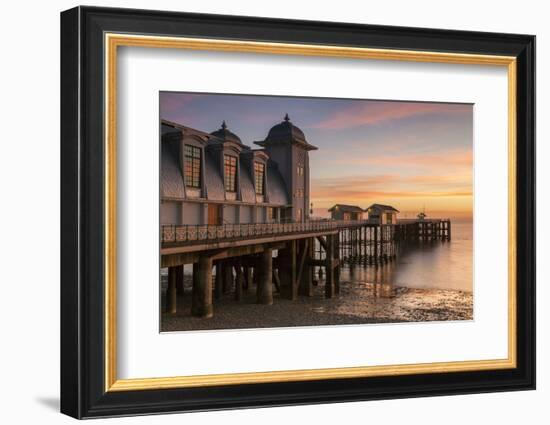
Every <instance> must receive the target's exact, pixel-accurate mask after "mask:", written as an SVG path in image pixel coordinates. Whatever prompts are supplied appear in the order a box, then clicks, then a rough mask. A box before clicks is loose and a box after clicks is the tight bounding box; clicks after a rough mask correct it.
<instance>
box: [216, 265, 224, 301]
mask: <svg viewBox="0 0 550 425" xmlns="http://www.w3.org/2000/svg"><path fill="white" fill-rule="evenodd" d="M222 270H223V267H222V262H221V261H217V262H216V281H215V283H214V296H215V298H216V299H217V300H219V299H221V298H222V294H223V287H222V280H223V279H222V273H223V272H222Z"/></svg>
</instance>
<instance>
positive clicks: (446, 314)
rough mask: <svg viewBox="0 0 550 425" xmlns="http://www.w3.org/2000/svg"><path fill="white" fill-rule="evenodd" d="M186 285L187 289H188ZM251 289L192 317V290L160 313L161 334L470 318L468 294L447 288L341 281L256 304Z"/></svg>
mask: <svg viewBox="0 0 550 425" xmlns="http://www.w3.org/2000/svg"><path fill="white" fill-rule="evenodd" d="M188 289H190V288H188ZM255 300H256V298H255V289H254V288H251V289H250V290H248V291H244V292H243V299H242V300H241V301H239V302H237V301H235V300H234V296H233V294H226V295H224V296H223V297H222V299H220V300H215V301H214V312H215V314H214V317H213V318H210V319H201V318H196V317H192V316H191V292H190V290H188V291H187V292H186V293H185V295H184V297H181V298H180V299H179V300H178V303H179V305H178V313H176V314H166V313H163V315H162V321H161V323H162V328H161V331H162V332H170V331H187V330H213V329H254V328H270V327H293V326H326V325H351V324H367V323H397V322H426V321H449V320H472V319H473V297H472V293H471V292H466V291H458V290H448V289H419V288H405V287H392V286H391V285H389V284H371V283H357V282H342V284H341V291H340V294H339V295H338V296H336V297H335V298H332V299H327V298H325V297H324V287H323V286H322V285H318V286H316V287H315V291H314V294H313V296H312V297H298V299H297V300H294V301H290V300H287V299H284V298H282V297H280V296H279V294H277V293H275V295H274V301H273V305H270V306H265V305H260V304H256V303H255Z"/></svg>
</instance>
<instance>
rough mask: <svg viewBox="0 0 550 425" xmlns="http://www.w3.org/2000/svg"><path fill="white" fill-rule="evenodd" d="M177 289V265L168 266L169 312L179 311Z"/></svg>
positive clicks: (167, 308) (167, 298)
mask: <svg viewBox="0 0 550 425" xmlns="http://www.w3.org/2000/svg"><path fill="white" fill-rule="evenodd" d="M176 291H177V290H176V267H168V289H167V291H166V312H167V313H175V312H176V311H177V297H176Z"/></svg>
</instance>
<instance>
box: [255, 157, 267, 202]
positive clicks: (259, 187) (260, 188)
mask: <svg viewBox="0 0 550 425" xmlns="http://www.w3.org/2000/svg"><path fill="white" fill-rule="evenodd" d="M264 181H265V165H264V164H262V163H261V162H254V183H255V185H256V195H263V194H264V192H265V184H264Z"/></svg>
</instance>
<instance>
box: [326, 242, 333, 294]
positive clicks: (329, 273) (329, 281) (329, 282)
mask: <svg viewBox="0 0 550 425" xmlns="http://www.w3.org/2000/svg"><path fill="white" fill-rule="evenodd" d="M326 243H327V248H326V258H325V260H326V263H325V269H326V270H325V273H326V278H325V297H326V298H332V297H334V295H335V291H334V237H333V236H332V235H327V236H326Z"/></svg>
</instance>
